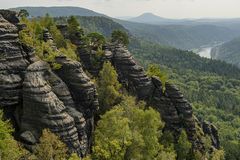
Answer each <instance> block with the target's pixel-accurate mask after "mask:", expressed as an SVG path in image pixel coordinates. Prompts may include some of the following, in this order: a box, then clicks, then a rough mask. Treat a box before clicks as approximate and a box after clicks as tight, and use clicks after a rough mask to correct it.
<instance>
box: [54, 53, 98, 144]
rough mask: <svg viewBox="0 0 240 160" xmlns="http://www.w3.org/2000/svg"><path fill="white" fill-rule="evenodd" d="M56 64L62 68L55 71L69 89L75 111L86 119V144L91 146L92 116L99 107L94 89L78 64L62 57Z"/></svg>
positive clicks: (58, 58)
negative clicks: (74, 104)
mask: <svg viewBox="0 0 240 160" xmlns="http://www.w3.org/2000/svg"><path fill="white" fill-rule="evenodd" d="M56 62H57V63H58V64H61V66H62V67H61V68H60V69H59V70H56V73H57V74H58V75H59V77H61V79H62V80H63V81H64V82H65V83H66V84H67V86H68V87H69V89H70V92H71V95H72V97H73V100H74V101H75V103H76V104H77V105H76V109H77V110H78V111H80V112H82V113H83V115H84V117H85V119H86V123H87V124H86V127H87V131H88V132H87V133H88V142H89V144H91V143H92V134H93V129H94V114H95V111H96V110H97V109H98V105H99V104H98V99H97V91H96V87H95V85H94V83H93V82H91V80H90V79H89V77H88V76H87V75H86V74H85V73H84V71H83V69H82V66H81V64H80V62H77V61H72V60H69V59H67V58H66V57H64V56H59V57H57V58H56ZM89 147H90V146H89Z"/></svg>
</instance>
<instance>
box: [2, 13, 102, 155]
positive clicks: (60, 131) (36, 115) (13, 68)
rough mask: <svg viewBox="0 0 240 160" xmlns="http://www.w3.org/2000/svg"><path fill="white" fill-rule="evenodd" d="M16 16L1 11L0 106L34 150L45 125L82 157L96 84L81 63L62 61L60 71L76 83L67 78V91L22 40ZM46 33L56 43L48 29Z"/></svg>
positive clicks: (86, 151) (90, 128)
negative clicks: (19, 37)
mask: <svg viewBox="0 0 240 160" xmlns="http://www.w3.org/2000/svg"><path fill="white" fill-rule="evenodd" d="M15 15H16V13H15V12H11V11H3V10H0V106H1V107H3V109H4V113H5V115H6V116H8V118H11V119H12V120H13V122H14V124H15V126H14V127H16V132H17V133H16V135H17V136H18V139H20V140H21V141H22V142H23V143H24V146H26V147H27V148H29V149H33V146H34V145H35V144H36V143H37V142H38V139H39V137H40V136H41V133H42V129H44V128H49V129H50V130H51V131H52V132H54V133H56V134H57V135H59V136H60V138H61V139H62V140H63V141H64V142H65V143H66V144H67V145H68V147H69V149H70V151H72V152H77V153H78V154H79V155H80V156H84V155H85V154H86V153H88V152H89V144H90V139H91V136H92V129H93V125H92V124H93V117H94V111H95V109H96V108H97V106H98V101H97V95H96V89H95V86H94V85H93V83H92V82H91V81H90V79H89V78H88V77H87V76H86V74H85V73H84V72H83V71H82V69H81V64H80V63H79V62H75V61H71V60H68V61H67V62H66V64H64V63H65V62H64V63H63V64H62V65H63V68H62V69H63V70H62V71H63V72H66V71H65V70H64V69H66V70H68V69H70V70H69V71H71V74H68V75H64V80H66V81H68V80H70V79H71V78H74V81H71V82H73V83H68V85H69V86H70V87H71V88H72V89H73V90H72V91H71V90H70V91H69V88H68V85H66V84H65V83H64V82H63V80H62V79H60V78H59V77H58V76H57V75H56V74H55V73H53V71H52V70H51V68H50V67H49V65H48V64H47V63H46V62H43V61H41V60H39V58H37V57H36V56H35V54H34V50H33V49H32V48H31V47H28V46H26V45H24V44H21V43H20V42H19V39H18V32H19V30H18V28H17V27H16V26H19V25H18V19H17V17H16V16H15ZM5 18H6V19H7V20H6V19H5ZM43 36H44V39H45V41H46V42H47V41H51V43H52V44H54V43H53V41H52V40H53V39H52V37H51V35H50V34H49V33H48V31H47V30H46V31H45V32H44V35H43ZM53 47H54V45H53ZM68 67H69V68H68ZM76 71H77V72H76ZM59 73H60V72H59ZM68 76H70V77H68ZM74 83H76V85H75V84H74ZM74 87H76V88H74ZM77 87H80V88H77ZM85 117H86V120H85Z"/></svg>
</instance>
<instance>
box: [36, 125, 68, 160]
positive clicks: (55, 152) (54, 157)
mask: <svg viewBox="0 0 240 160" xmlns="http://www.w3.org/2000/svg"><path fill="white" fill-rule="evenodd" d="M34 153H35V155H36V157H37V158H38V159H41V160H65V159H66V158H67V147H66V145H65V144H64V143H63V142H62V141H61V140H60V138H59V137H58V136H56V135H55V134H53V133H52V132H51V131H50V130H49V129H44V130H43V132H42V136H41V137H40V143H39V144H38V145H37V147H36V150H35V152H34Z"/></svg>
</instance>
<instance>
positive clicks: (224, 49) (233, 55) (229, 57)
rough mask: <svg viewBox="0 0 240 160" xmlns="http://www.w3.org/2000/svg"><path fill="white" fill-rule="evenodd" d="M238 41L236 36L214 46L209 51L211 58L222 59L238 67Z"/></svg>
mask: <svg viewBox="0 0 240 160" xmlns="http://www.w3.org/2000/svg"><path fill="white" fill-rule="evenodd" d="M239 43H240V38H239V37H238V38H235V39H233V40H231V41H229V42H226V43H224V44H221V45H219V46H216V47H214V48H213V49H212V51H211V56H212V58H214V59H218V60H222V61H225V62H227V63H230V64H233V65H235V66H237V67H240V59H239Z"/></svg>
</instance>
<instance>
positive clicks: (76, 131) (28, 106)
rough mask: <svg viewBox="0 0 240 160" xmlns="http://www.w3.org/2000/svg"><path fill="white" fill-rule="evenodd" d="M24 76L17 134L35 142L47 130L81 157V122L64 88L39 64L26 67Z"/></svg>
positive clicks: (82, 129)
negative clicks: (29, 135) (34, 139)
mask: <svg viewBox="0 0 240 160" xmlns="http://www.w3.org/2000/svg"><path fill="white" fill-rule="evenodd" d="M26 72H27V73H26V75H25V78H24V82H23V93H22V94H23V106H22V111H21V112H22V115H21V118H20V120H21V124H20V132H23V133H25V132H26V131H30V132H31V133H32V135H33V136H34V137H36V139H38V138H39V137H40V136H41V131H42V129H44V128H49V129H50V130H51V131H52V132H54V133H56V134H57V135H59V136H60V138H61V139H62V140H63V141H64V142H65V143H66V144H67V145H68V147H69V148H70V149H71V150H72V151H73V152H77V153H78V154H79V155H81V154H85V152H86V149H87V143H86V136H87V135H86V133H85V119H84V118H83V115H82V114H81V112H78V111H77V110H76V109H75V106H74V102H73V100H72V98H71V96H70V93H69V91H68V88H67V86H66V85H65V84H64V83H63V82H62V80H61V79H60V78H58V77H57V76H56V75H55V74H54V73H53V72H51V70H50V69H49V67H48V64H46V63H45V62H43V61H37V62H35V63H33V64H31V65H29V66H28V68H27V70H26ZM25 141H26V140H25ZM30 142H32V141H29V143H30ZM80 143H81V144H82V145H80Z"/></svg>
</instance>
